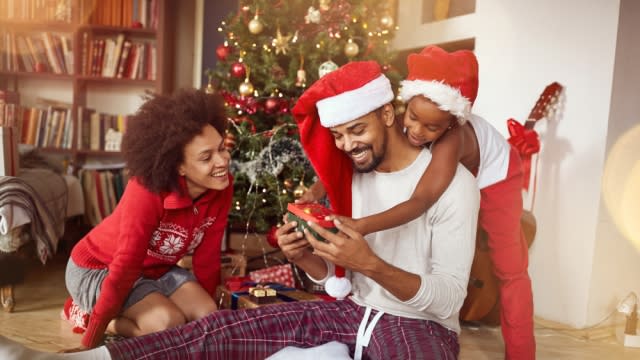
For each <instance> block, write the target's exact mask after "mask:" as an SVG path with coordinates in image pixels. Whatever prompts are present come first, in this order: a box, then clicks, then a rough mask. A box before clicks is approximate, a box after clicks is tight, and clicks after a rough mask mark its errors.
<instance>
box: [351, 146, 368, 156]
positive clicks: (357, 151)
mask: <svg viewBox="0 0 640 360" xmlns="http://www.w3.org/2000/svg"><path fill="white" fill-rule="evenodd" d="M369 149H371V146H359V147H357V148H355V149H353V150H351V151H349V156H355V154H357V153H360V152H363V151H367V150H369Z"/></svg>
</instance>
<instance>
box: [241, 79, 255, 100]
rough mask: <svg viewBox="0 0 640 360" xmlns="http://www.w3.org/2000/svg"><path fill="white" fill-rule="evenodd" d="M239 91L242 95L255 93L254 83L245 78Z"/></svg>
mask: <svg viewBox="0 0 640 360" xmlns="http://www.w3.org/2000/svg"><path fill="white" fill-rule="evenodd" d="M238 92H239V93H240V95H242V96H249V95H251V94H253V84H252V83H250V82H249V80H245V81H244V82H243V83H242V84H240V86H239V87H238Z"/></svg>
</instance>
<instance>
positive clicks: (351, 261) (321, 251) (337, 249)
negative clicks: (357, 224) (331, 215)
mask: <svg viewBox="0 0 640 360" xmlns="http://www.w3.org/2000/svg"><path fill="white" fill-rule="evenodd" d="M333 223H334V224H335V225H336V227H337V228H338V230H340V232H339V233H337V234H334V233H332V232H330V231H328V230H326V229H324V228H323V227H321V226H319V225H318V224H316V223H313V222H309V226H310V227H311V228H312V229H313V230H315V231H316V232H317V233H318V235H320V236H322V237H323V238H324V239H325V240H326V241H327V242H322V241H319V240H318V239H316V238H315V237H314V236H313V234H311V232H309V231H308V230H306V229H305V236H306V239H307V240H308V241H309V244H311V246H313V248H314V252H313V253H314V254H315V255H318V256H320V257H321V258H324V259H326V260H328V261H330V262H332V263H334V264H336V265H338V266H342V267H344V268H347V269H350V270H352V271H357V272H361V273H362V272H367V271H369V270H373V269H374V268H375V267H376V265H377V263H378V261H379V260H380V259H379V258H378V257H377V256H376V254H374V253H373V251H372V250H371V248H370V247H369V244H367V242H366V240H365V239H364V237H363V236H362V235H361V234H360V233H358V232H357V231H355V230H353V229H352V228H350V227H349V226H347V225H345V224H343V223H342V222H340V220H334V222H333Z"/></svg>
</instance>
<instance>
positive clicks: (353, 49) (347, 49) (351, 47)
mask: <svg viewBox="0 0 640 360" xmlns="http://www.w3.org/2000/svg"><path fill="white" fill-rule="evenodd" d="M359 51H360V47H359V46H358V44H356V43H354V42H348V43H346V44H345V45H344V54H345V55H347V56H348V57H354V56H356V55H358V52H359Z"/></svg>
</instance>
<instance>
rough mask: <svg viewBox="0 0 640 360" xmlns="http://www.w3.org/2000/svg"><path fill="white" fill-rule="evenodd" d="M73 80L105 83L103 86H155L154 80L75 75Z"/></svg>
mask: <svg viewBox="0 0 640 360" xmlns="http://www.w3.org/2000/svg"><path fill="white" fill-rule="evenodd" d="M75 78H76V79H77V80H79V81H86V82H89V83H105V84H114V83H122V84H126V85H141V86H148V87H154V86H155V85H156V81H155V80H144V79H125V78H111V77H102V76H88V75H77V76H75Z"/></svg>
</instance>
